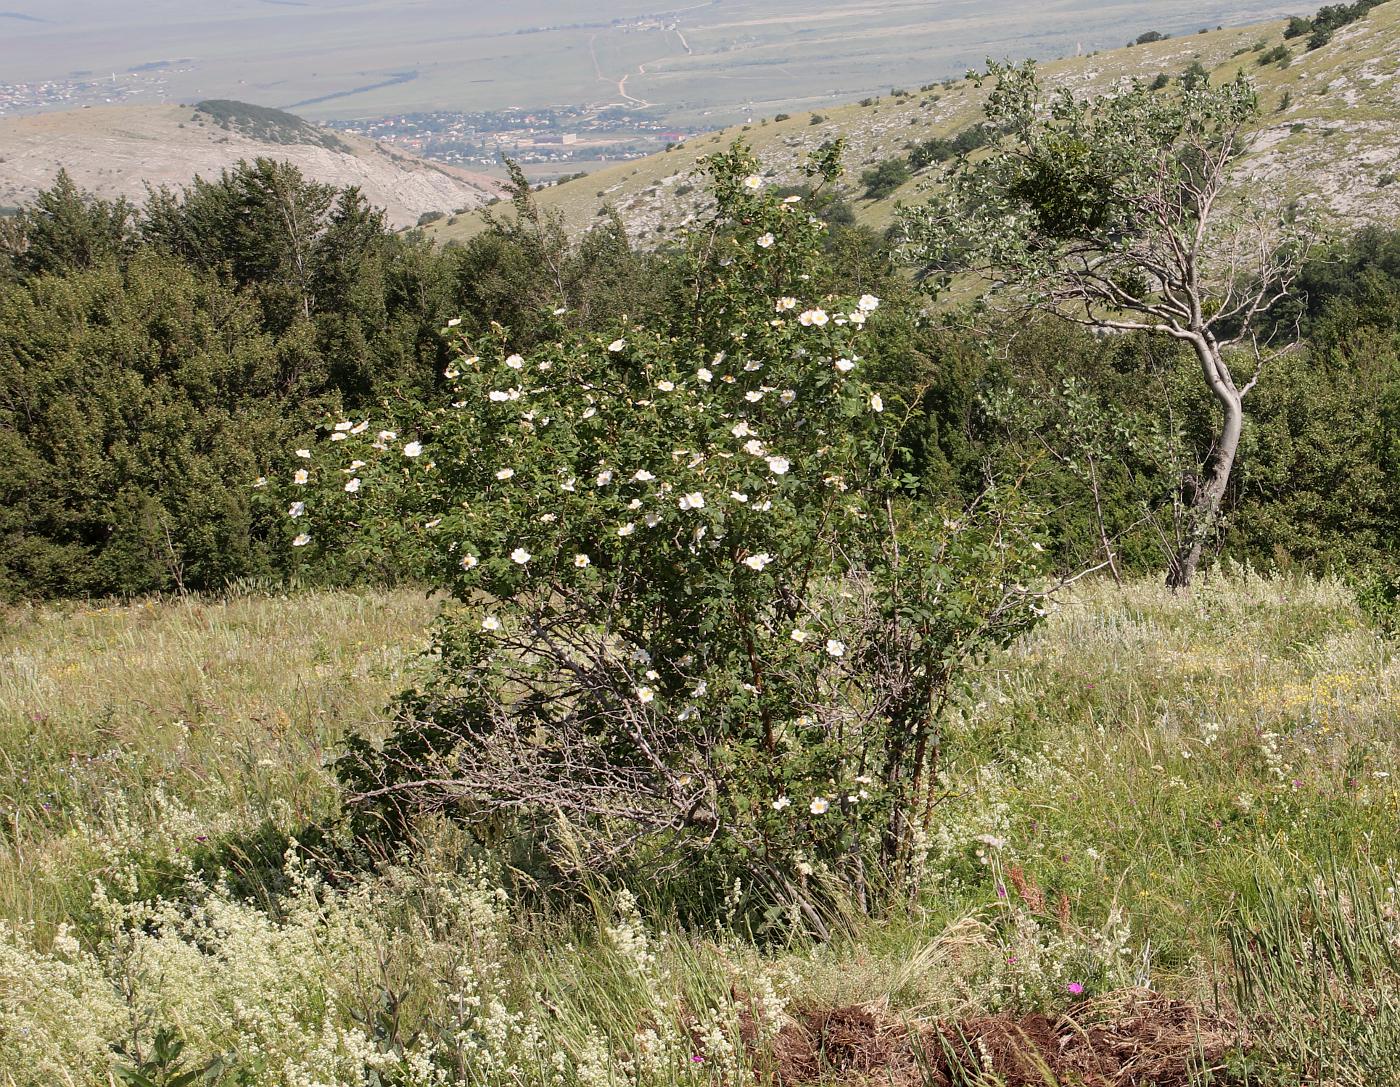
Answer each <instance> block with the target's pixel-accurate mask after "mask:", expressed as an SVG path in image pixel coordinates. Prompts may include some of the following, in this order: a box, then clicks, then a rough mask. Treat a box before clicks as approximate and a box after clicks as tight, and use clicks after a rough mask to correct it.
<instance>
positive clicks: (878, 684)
mask: <svg viewBox="0 0 1400 1087" xmlns="http://www.w3.org/2000/svg"><path fill="white" fill-rule="evenodd" d="M838 155H839V148H831V149H828V150H827V151H826V152H825V153H824V154H822V155H821V156H819V157H818V158H816V159H815V160H814V161H813V163H812V165H811V167H810V169H811V171H812V173H813V175H814V177H815V178H816V179H817V180H818V183H819V185H820V184H824V183H826V182H829V181H830V180H832V179H833V178H834V177H835V175H836V172H837V166H836V162H837V156H838ZM709 169H710V172H711V175H712V179H713V190H714V195H715V199H716V212H715V217H714V219H713V221H712V222H711V223H710V224H708V226H707V227H706V228H705V229H703V230H698V231H696V232H695V233H693V234H692V236H691V238H690V240H689V262H690V263H689V267H690V270H691V277H692V283H693V299H692V304H691V305H689V306H688V308H687V309H686V310H685V311H684V312H678V313H676V314H675V316H674V319H673V320H672V321H671V322H670V323H669V325H668V327H666V328H660V329H657V328H643V327H637V326H635V325H632V324H626V323H624V324H623V325H622V326H620V327H617V328H615V329H612V330H610V331H609V332H608V333H607V334H604V335H593V336H580V335H576V334H571V335H568V336H562V335H561V337H560V338H559V339H558V340H557V341H556V342H554V343H552V344H550V345H548V346H544V347H537V348H535V349H533V350H531V351H530V352H529V354H528V356H526V355H524V354H522V353H519V352H517V351H516V350H514V349H513V346H512V341H511V334H510V331H509V330H508V329H506V328H502V327H499V326H497V327H495V328H494V330H493V334H492V335H490V336H488V337H486V338H483V339H480V340H468V339H466V338H460V339H459V346H460V352H459V355H458V357H457V359H456V361H454V362H453V363H452V364H451V366H450V367H449V369H448V370H447V375H446V376H447V378H448V379H449V381H450V382H451V394H450V398H449V400H447V401H446V402H444V403H443V404H441V405H437V406H433V407H431V408H423V409H422V410H421V411H417V412H414V413H412V414H410V415H408V416H405V417H404V418H402V419H401V420H400V421H399V423H398V424H397V425H386V426H383V427H381V425H380V424H379V423H371V422H370V421H368V420H361V421H354V420H345V421H342V422H340V423H338V424H336V425H335V426H334V427H333V428H332V429H330V430H329V432H328V441H327V442H326V443H325V444H324V445H323V446H318V447H317V448H316V449H315V450H314V451H313V450H312V449H311V448H307V449H305V450H301V451H299V452H300V453H301V454H303V455H302V456H301V457H300V458H299V465H300V467H299V468H298V469H297V470H296V474H295V475H294V476H293V483H292V485H291V486H290V488H286V490H287V491H288V492H290V493H289V498H288V501H289V505H288V515H289V524H290V526H291V528H290V531H291V534H292V535H293V536H294V538H293V539H292V541H291V542H292V544H293V546H297V547H303V546H304V547H306V548H307V550H308V554H314V553H315V552H317V551H319V552H321V553H322V554H324V555H328V556H334V555H344V554H350V555H354V554H356V553H357V552H362V551H366V550H368V551H373V550H374V549H376V548H384V547H387V546H393V547H396V548H402V547H408V548H417V549H418V550H419V551H420V552H421V554H422V555H423V556H424V559H423V561H424V564H425V569H427V570H429V571H430V572H431V575H432V580H433V582H434V583H435V584H437V585H440V586H442V587H443V588H445V589H447V590H449V591H450V593H451V595H452V597H453V598H454V603H453V604H452V605H451V606H449V607H447V608H446V609H445V610H444V613H443V616H442V620H441V623H440V626H439V631H438V646H439V649H440V651H441V656H442V663H441V678H440V683H439V685H438V688H437V689H436V690H435V691H433V692H430V693H429V695H428V696H426V697H424V698H422V699H419V700H417V701H415V702H413V703H412V704H411V706H410V707H409V708H410V710H411V712H410V713H409V714H408V715H407V717H408V719H407V720H406V721H405V722H404V724H403V726H402V727H401V728H400V730H399V733H398V734H397V735H396V736H395V737H394V738H393V739H391V741H390V743H389V745H388V746H387V747H386V748H385V749H384V750H383V751H378V750H371V749H369V748H367V747H365V748H361V750H360V753H359V754H360V758H359V760H358V761H359V766H358V769H356V770H354V771H353V772H352V773H351V775H350V776H351V777H352V778H353V782H354V792H355V794H356V797H355V799H357V800H358V801H359V802H360V803H361V804H370V805H373V804H380V805H385V806H390V807H393V808H395V809H399V808H402V806H403V805H405V804H408V805H410V806H413V807H422V806H429V807H432V806H447V807H451V809H452V810H453V811H454V812H456V813H458V814H460V815H464V816H469V817H478V818H486V817H488V816H498V815H500V814H501V813H525V814H528V813H531V812H535V813H542V814H545V815H549V816H551V817H552V816H557V815H562V816H563V817H564V819H565V820H566V821H567V823H568V824H569V826H570V832H569V838H570V841H571V842H572V843H573V844H574V845H580V844H581V846H580V847H581V848H583V849H584V850H586V855H587V857H588V859H589V860H590V861H593V862H597V861H600V860H607V859H613V858H616V857H618V856H621V855H623V854H626V853H630V852H632V851H633V850H634V849H635V848H637V847H640V846H642V845H644V844H645V843H648V842H655V841H657V840H658V837H659V839H660V841H662V842H664V843H665V844H666V845H667V846H669V847H672V848H673V850H674V847H676V846H694V847H697V848H706V849H710V850H713V852H712V854H711V855H712V856H713V857H720V858H731V859H733V860H735V861H736V862H737V864H738V865H739V866H742V868H743V869H744V870H746V871H748V872H749V873H750V874H751V875H753V876H754V877H756V878H757V879H758V880H759V882H760V883H762V884H763V885H764V886H765V887H766V888H767V889H768V890H769V891H771V892H773V893H775V894H776V895H777V896H778V897H779V898H784V899H787V900H789V901H792V900H794V899H795V898H798V897H803V896H801V895H800V893H799V888H800V886H801V885H802V884H803V883H804V881H805V880H806V879H807V878H808V877H809V876H810V875H811V874H812V873H813V872H815V871H818V870H819V869H827V870H833V869H836V868H843V869H844V868H848V869H849V871H850V873H851V874H853V875H856V874H859V873H863V872H864V871H865V864H866V863H867V862H868V861H869V860H870V859H872V858H874V857H876V856H879V857H882V858H884V859H885V860H886V861H897V860H900V859H901V858H903V857H904V856H906V855H907V854H908V852H909V846H910V845H911V843H912V842H913V841H914V840H915V839H916V838H917V836H918V834H919V833H920V828H921V827H922V825H923V824H924V822H925V821H926V819H927V818H928V813H929V812H930V811H931V808H932V803H933V776H934V775H933V766H934V763H935V760H936V753H937V747H938V737H937V722H938V717H939V713H940V711H941V708H942V706H943V704H944V701H945V700H946V698H947V697H948V696H949V694H950V693H951V691H952V687H953V684H954V682H955V680H956V678H957V676H958V674H959V671H960V669H961V667H962V666H963V664H964V663H965V662H966V661H967V660H969V659H970V658H971V657H972V656H974V655H975V654H977V653H978V652H980V651H982V650H983V649H985V648H987V647H989V646H993V645H997V644H1003V643H1005V642H1006V641H1008V640H1009V639H1010V638H1012V637H1014V636H1015V635H1016V634H1017V633H1018V632H1020V631H1021V630H1023V629H1025V628H1026V627H1027V626H1028V625H1030V624H1031V623H1033V622H1034V621H1035V619H1036V617H1037V615H1038V614H1039V608H1038V606H1037V605H1038V599H1039V598H1038V596H1037V595H1036V593H1035V591H1034V590H1033V588H1032V585H1033V582H1034V579H1035V563H1034V560H1035V551H1034V549H1033V548H1032V542H1033V541H1032V539H1031V535H1032V530H1033V519H1032V517H1031V514H1030V513H1029V512H1028V511H1025V510H1023V509H1021V508H1020V507H1019V505H1018V502H1017V496H1016V494H1015V492H1014V489H1011V490H1003V489H999V488H997V487H989V488H988V490H987V491H986V493H985V494H984V495H983V496H982V497H981V498H980V499H979V500H978V502H977V503H975V504H974V505H973V506H972V507H971V508H965V509H964V508H959V509H950V508H944V507H943V506H941V505H940V504H939V502H938V501H937V500H936V499H935V498H934V497H933V496H929V495H925V494H922V493H920V490H919V488H918V485H917V481H916V480H913V479H911V478H907V477H905V476H904V475H903V474H902V473H901V472H900V471H899V468H898V465H899V463H900V456H901V447H902V440H901V436H902V432H903V430H904V428H905V427H906V426H907V425H908V422H909V417H910V414H911V411H912V409H911V408H910V406H909V405H911V404H914V403H917V395H916V391H915V390H905V389H897V388H880V387H877V386H876V385H874V384H872V382H871V380H870V379H869V378H868V377H867V373H868V371H869V370H870V369H871V367H870V366H869V364H868V362H867V356H868V354H869V352H871V351H872V350H874V351H878V349H879V339H878V337H879V329H880V325H881V321H882V317H883V316H884V314H883V311H882V310H881V304H880V300H879V299H877V298H875V297H873V296H870V295H863V296H854V297H814V296H813V294H812V293H811V291H812V288H811V287H810V286H809V285H810V284H811V283H813V282H815V281H817V280H818V279H819V278H820V272H821V263H820V262H821V259H822V257H821V242H822V232H823V230H824V227H823V226H822V224H821V223H820V222H819V221H818V220H817V219H815V217H813V216H812V215H810V214H809V213H808V212H807V211H806V210H805V209H804V207H803V203H802V201H801V200H800V199H798V198H795V197H788V198H780V197H779V196H777V195H775V194H773V193H771V192H770V191H769V186H768V185H767V184H766V182H765V180H764V179H763V177H762V176H760V175H759V174H758V172H757V167H756V163H755V162H754V161H753V160H752V159H751V158H750V157H749V156H748V155H747V153H746V152H745V151H744V150H743V149H741V148H735V149H733V150H731V151H729V152H727V153H725V154H720V155H717V156H715V157H714V158H713V159H712V160H711V161H710V163H709ZM449 331H451V330H449ZM667 855H668V856H670V857H672V858H676V857H680V856H684V853H676V852H674V851H672V852H669V853H668V854H667Z"/></svg>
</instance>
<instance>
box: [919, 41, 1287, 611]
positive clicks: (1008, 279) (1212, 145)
mask: <svg viewBox="0 0 1400 1087" xmlns="http://www.w3.org/2000/svg"><path fill="white" fill-rule="evenodd" d="M990 76H991V77H992V78H994V79H995V87H994V88H993V89H992V91H991V94H990V96H989V98H988V101H987V106H986V112H987V117H988V120H989V122H990V127H991V128H993V129H994V130H995V131H997V132H1000V133H1003V136H1002V138H1001V139H1000V140H999V141H998V142H997V143H996V144H994V145H993V146H992V150H991V151H990V153H986V154H982V155H978V156H973V157H968V156H963V157H961V158H960V159H959V160H958V161H957V162H956V163H954V164H953V165H952V166H951V167H950V169H949V170H948V171H947V173H946V174H945V179H944V180H945V182H946V184H945V185H944V187H943V189H942V191H941V192H939V193H938V194H937V195H936V196H935V197H934V198H933V199H932V200H931V201H929V202H928V203H927V204H926V205H925V206H922V207H919V208H915V209H910V210H908V211H906V212H905V213H904V215H903V225H904V229H905V232H906V236H907V239H908V246H909V250H910V252H911V253H912V254H913V256H914V257H915V258H916V259H918V260H919V261H921V262H922V263H923V264H924V266H925V269H926V272H927V274H928V276H929V279H930V282H932V283H934V284H946V283H947V282H948V280H949V279H950V278H951V277H952V276H954V275H957V274H960V273H967V272H972V273H975V274H978V275H981V276H983V277H985V280H986V283H987V286H988V288H989V290H988V295H987V300H988V301H991V300H993V299H996V298H998V297H1001V298H1012V299H1015V300H1016V302H1017V303H1018V304H1020V305H1023V306H1028V307H1031V308H1035V309H1040V310H1043V311H1046V312H1049V313H1051V314H1053V315H1055V316H1057V317H1060V318H1062V319H1064V320H1067V321H1073V322H1076V323H1078V324H1082V325H1087V326H1089V327H1091V328H1094V329H1099V330H1104V331H1111V332H1148V333H1152V334H1155V335H1161V336H1169V337H1171V338H1173V339H1174V340H1176V341H1178V342H1180V343H1183V344H1185V345H1188V346H1189V347H1190V348H1191V350H1192V351H1193V352H1194V353H1195V356H1196V358H1197V360H1198V361H1199V363H1200V367H1201V374H1202V377H1203V379H1204V382H1205V386H1206V389H1207V390H1208V391H1209V393H1210V395H1211V396H1212V397H1214V399H1215V401H1216V403H1217V404H1218V405H1219V409H1220V413H1221V416H1220V424H1219V429H1218V432H1217V434H1216V437H1215V441H1214V443H1213V444H1212V446H1211V448H1210V450H1209V451H1208V453H1207V455H1206V457H1205V463H1204V465H1203V469H1202V471H1201V474H1200V478H1199V480H1198V481H1197V480H1192V479H1186V480H1183V497H1184V499H1185V508H1186V515H1185V516H1184V517H1183V518H1182V523H1181V524H1180V525H1179V526H1178V531H1177V539H1176V541H1175V543H1174V545H1173V548H1172V553H1171V554H1170V555H1169V558H1168V566H1169V570H1168V576H1167V579H1168V583H1169V584H1170V585H1172V586H1173V587H1177V588H1180V587H1184V586H1186V585H1188V584H1189V583H1190V581H1191V579H1192V576H1193V575H1194V573H1195V571H1196V567H1197V565H1198V564H1199V562H1200V558H1201V553H1202V548H1203V546H1204V544H1205V542H1206V540H1207V538H1208V537H1209V536H1210V535H1211V533H1212V531H1213V530H1214V528H1215V527H1216V524H1217V520H1218V517H1219V513H1220V508H1221V502H1222V499H1223V498H1224V495H1225V491H1226V488H1227V486H1228V484H1229V482H1230V473H1231V470H1232V468H1233V467H1234V463H1235V455H1236V451H1237V450H1238V448H1239V443H1240V436H1241V433H1242V431H1243V427H1244V402H1245V398H1246V397H1247V396H1248V394H1249V392H1250V391H1251V390H1252V389H1253V388H1254V386H1255V384H1256V383H1257V382H1258V380H1259V378H1260V375H1261V373H1262V371H1263V369H1264V366H1265V363H1266V362H1267V360H1268V357H1269V347H1268V345H1267V344H1261V343H1260V340H1259V336H1258V334H1257V331H1256V330H1257V329H1258V328H1259V327H1260V326H1261V325H1262V324H1263V321H1262V318H1263V317H1264V315H1265V314H1266V313H1267V312H1268V311H1269V310H1270V309H1271V308H1272V307H1273V306H1274V305H1275V303H1277V302H1279V301H1280V300H1281V299H1283V298H1284V297H1285V296H1287V295H1288V293H1289V291H1290V288H1291V286H1292V284H1293V282H1294V280H1295V278H1296V277H1297V275H1298V273H1299V271H1300V269H1301V267H1302V264H1303V261H1304V260H1305V258H1306V255H1307V252H1308V249H1309V246H1310V241H1311V239H1310V235H1309V233H1308V231H1307V230H1306V229H1305V228H1304V227H1302V226H1300V225H1298V224H1297V223H1295V222H1293V221H1292V220H1291V219H1290V218H1289V216H1288V215H1287V214H1285V213H1284V212H1282V211H1281V210H1279V209H1274V208H1270V207H1268V206H1267V204H1266V202H1264V201H1256V202H1253V203H1252V204H1250V205H1246V204H1245V203H1244V202H1243V201H1238V200H1233V201H1232V200H1231V199H1230V198H1229V196H1228V194H1227V192H1226V182H1227V177H1228V174H1229V169H1230V165H1231V163H1232V162H1233V161H1234V159H1235V158H1236V157H1237V156H1238V154H1239V153H1240V151H1241V149H1242V146H1243V141H1244V137H1245V133H1246V131H1247V129H1248V126H1249V124H1250V122H1251V121H1252V120H1253V119H1254V118H1255V116H1256V115H1257V111H1258V103H1257V99H1256V95H1255V91H1254V88H1253V86H1252V85H1251V84H1250V83H1249V81H1248V80H1246V79H1244V78H1243V77H1241V78H1238V79H1236V80H1235V81H1233V82H1231V83H1227V84H1225V85H1223V86H1220V87H1212V86H1210V85H1209V84H1208V83H1204V82H1202V83H1199V84H1197V85H1195V86H1193V87H1191V88H1190V89H1184V90H1182V91H1181V93H1180V94H1178V95H1173V96H1162V95H1156V94H1153V93H1152V92H1151V90H1150V89H1148V88H1147V87H1146V86H1144V85H1142V84H1137V83H1135V84H1134V85H1133V86H1132V87H1131V88H1130V89H1128V90H1126V91H1122V92H1119V93H1114V94H1108V95H1105V96H1102V97H1098V98H1093V99H1087V100H1084V99H1076V98H1075V97H1074V96H1073V95H1072V94H1071V93H1070V92H1069V91H1068V90H1062V91H1060V92H1059V93H1057V94H1055V95H1053V96H1051V97H1050V98H1049V100H1048V101H1047V100H1046V97H1045V96H1044V95H1043V94H1042V91H1041V87H1040V84H1039V81H1038V79H1037V76H1036V71H1035V66H1034V65H1033V64H1030V63H1027V64H1025V65H1023V66H1020V67H1004V66H994V67H993V68H992V70H991V72H990ZM1235 345H1248V346H1251V347H1252V348H1253V351H1252V358H1251V373H1250V376H1249V377H1248V378H1245V379H1240V378H1237V377H1236V375H1235V373H1234V371H1233V370H1232V367H1231V365H1230V363H1229V361H1227V358H1226V353H1227V351H1228V349H1230V348H1231V347H1233V346H1235ZM1286 346H1291V344H1290V345H1286ZM1285 349H1286V347H1285Z"/></svg>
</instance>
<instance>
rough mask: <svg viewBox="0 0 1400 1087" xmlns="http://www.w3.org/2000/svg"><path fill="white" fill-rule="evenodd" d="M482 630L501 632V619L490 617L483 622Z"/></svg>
mask: <svg viewBox="0 0 1400 1087" xmlns="http://www.w3.org/2000/svg"><path fill="white" fill-rule="evenodd" d="M481 629H482V630H500V629H501V621H500V620H499V619H497V618H496V617H495V616H494V615H488V616H487V617H486V618H485V619H483V620H482V621H481Z"/></svg>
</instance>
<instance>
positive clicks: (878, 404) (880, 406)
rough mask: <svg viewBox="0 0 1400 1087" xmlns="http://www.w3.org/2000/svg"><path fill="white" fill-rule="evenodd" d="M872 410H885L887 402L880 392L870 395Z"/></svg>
mask: <svg viewBox="0 0 1400 1087" xmlns="http://www.w3.org/2000/svg"><path fill="white" fill-rule="evenodd" d="M870 410H871V411H874V412H881V411H884V410H885V402H884V401H883V400H881V399H880V394H879V393H875V394H874V395H872V396H871V397H870Z"/></svg>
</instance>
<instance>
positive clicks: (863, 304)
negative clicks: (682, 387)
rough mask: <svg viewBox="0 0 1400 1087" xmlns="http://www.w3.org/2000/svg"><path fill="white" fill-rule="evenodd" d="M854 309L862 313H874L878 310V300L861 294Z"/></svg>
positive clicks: (872, 296)
mask: <svg viewBox="0 0 1400 1087" xmlns="http://www.w3.org/2000/svg"><path fill="white" fill-rule="evenodd" d="M856 308H857V309H859V310H860V311H861V312H862V313H874V312H875V311H876V310H877V309H879V308H880V300H879V299H878V298H876V297H875V296H874V295H873V294H863V295H861V296H860V301H858V302H857V303H856Z"/></svg>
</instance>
